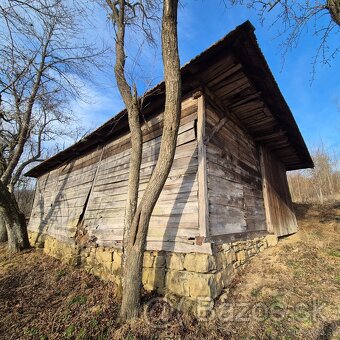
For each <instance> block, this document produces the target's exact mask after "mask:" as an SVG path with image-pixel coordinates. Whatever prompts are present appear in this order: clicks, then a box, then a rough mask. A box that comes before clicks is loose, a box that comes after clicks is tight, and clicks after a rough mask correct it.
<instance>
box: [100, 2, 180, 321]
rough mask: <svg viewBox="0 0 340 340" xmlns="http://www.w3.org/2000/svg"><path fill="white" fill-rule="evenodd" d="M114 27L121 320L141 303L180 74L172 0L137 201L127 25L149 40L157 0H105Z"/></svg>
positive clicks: (136, 132) (138, 150) (135, 109)
mask: <svg viewBox="0 0 340 340" xmlns="http://www.w3.org/2000/svg"><path fill="white" fill-rule="evenodd" d="M106 3H107V5H108V8H109V10H110V17H111V19H112V22H113V24H114V27H115V29H116V35H115V40H116V48H115V50H116V64H115V76H116V80H117V84H118V88H119V91H120V93H121V96H122V98H123V101H124V103H125V105H126V108H127V112H128V120H129V127H130V132H131V154H130V172H129V182H128V198H127V203H126V214H125V232H124V260H123V300H122V306H121V311H120V317H121V320H122V321H125V320H128V319H131V318H134V317H136V316H137V314H138V311H139V306H140V296H141V282H142V266H143V255H144V250H145V244H146V236H147V232H148V226H149V221H150V217H151V214H152V211H153V209H154V206H155V204H156V202H157V200H158V197H159V195H160V193H161V191H162V189H163V186H164V183H165V181H166V179H167V177H168V174H169V172H170V169H171V166H172V163H173V159H174V154H175V149H176V140H177V133H178V128H179V121H180V96H181V78H180V65H179V55H178V40H177V10H178V1H177V0H164V1H163V16H162V34H161V35H162V55H163V65H164V79H165V110H164V115H163V134H162V139H161V145H160V151H159V156H158V160H157V163H156V166H155V168H154V171H153V173H152V176H151V178H150V181H149V183H148V185H147V188H146V189H145V192H144V194H143V196H142V198H141V201H140V203H139V204H138V188H139V173H140V166H141V160H142V144H143V141H142V130H141V123H140V120H141V106H140V101H139V100H138V97H137V90H136V85H135V84H129V83H128V81H127V78H126V72H125V61H126V55H125V32H126V27H127V26H128V25H131V24H132V23H133V21H134V20H135V19H139V23H140V24H139V27H140V28H141V30H142V32H144V33H146V35H147V38H148V39H150V38H151V37H152V35H150V34H151V33H152V31H150V26H149V24H148V20H150V12H149V10H151V11H155V10H156V9H157V8H155V7H154V6H156V4H157V2H156V1H151V0H145V1H139V2H130V1H125V0H119V1H112V0H106Z"/></svg>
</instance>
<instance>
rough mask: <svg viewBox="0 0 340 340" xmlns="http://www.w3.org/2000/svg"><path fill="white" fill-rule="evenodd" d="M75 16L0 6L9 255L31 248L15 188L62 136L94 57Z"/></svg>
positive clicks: (43, 4)
mask: <svg viewBox="0 0 340 340" xmlns="http://www.w3.org/2000/svg"><path fill="white" fill-rule="evenodd" d="M79 10H80V9H79V8H73V7H72V8H71V7H69V6H67V4H66V2H64V1H60V0H29V1H19V0H3V1H1V2H0V29H1V36H2V38H1V42H0V216H1V217H0V221H2V222H3V223H0V229H2V231H1V233H0V234H1V235H4V234H7V237H8V249H9V250H10V251H19V250H22V249H25V248H27V247H29V242H28V236H27V230H26V222H25V217H24V215H23V214H22V213H21V212H20V210H19V207H18V204H17V202H16V199H15V195H14V187H15V185H16V184H17V183H18V180H19V179H20V177H21V176H22V174H23V172H24V170H25V169H26V168H27V167H28V166H30V165H31V164H32V163H34V162H39V161H41V160H43V158H44V147H43V145H44V142H45V141H47V140H53V139H54V138H56V137H58V136H60V135H62V134H63V133H65V132H66V129H65V127H66V126H67V125H68V123H69V122H70V120H71V119H72V116H71V113H70V112H69V110H67V105H66V104H67V100H68V99H70V98H71V97H73V96H77V95H78V94H79V91H78V89H77V86H76V85H75V81H74V80H75V77H76V76H77V77H78V78H79V77H83V76H86V74H87V69H88V66H89V63H91V62H93V58H94V57H95V55H96V53H95V52H94V49H93V48H92V46H90V45H89V44H84V43H83V41H82V40H80V38H79V33H80V26H79V25H78V22H77V21H76V19H77V18H78V17H79V15H80V12H79ZM45 155H46V154H45ZM4 227H6V233H5V232H4Z"/></svg>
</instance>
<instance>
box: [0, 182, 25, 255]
mask: <svg viewBox="0 0 340 340" xmlns="http://www.w3.org/2000/svg"><path fill="white" fill-rule="evenodd" d="M0 216H1V218H2V219H3V220H4V223H5V225H6V230H7V237H8V244H7V248H8V251H10V252H19V251H21V250H24V249H28V248H29V247H30V244H29V240H28V234H27V228H26V221H25V216H24V215H23V214H22V213H21V212H20V210H19V207H18V204H17V202H16V200H15V198H14V195H13V194H11V193H10V192H9V191H8V189H7V187H6V186H5V185H4V184H3V183H2V182H1V181H0Z"/></svg>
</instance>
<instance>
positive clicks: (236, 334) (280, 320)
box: [0, 203, 340, 339]
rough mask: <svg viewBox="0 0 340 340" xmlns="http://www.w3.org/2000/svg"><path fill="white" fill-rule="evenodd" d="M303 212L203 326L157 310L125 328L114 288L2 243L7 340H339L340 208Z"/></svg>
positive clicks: (1, 333)
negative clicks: (10, 249)
mask: <svg viewBox="0 0 340 340" xmlns="http://www.w3.org/2000/svg"><path fill="white" fill-rule="evenodd" d="M296 212H297V216H298V220H299V226H300V229H299V231H298V233H296V234H295V235H292V236H289V237H285V238H283V239H281V240H280V242H279V244H278V246H277V247H274V248H270V249H268V250H266V251H265V252H264V253H262V254H261V255H259V256H257V257H256V258H254V259H253V260H252V261H251V263H250V264H249V265H248V267H247V268H246V269H245V270H244V272H243V273H241V275H239V276H238V277H237V279H236V280H235V281H234V283H233V286H232V287H231V288H230V290H229V291H226V292H225V293H224V294H223V295H222V297H221V299H220V300H219V301H218V303H217V304H216V309H215V310H214V312H213V313H212V314H211V315H210V317H209V318H205V319H203V318H202V319H194V318H192V317H189V316H187V315H183V314H181V313H177V312H174V311H172V312H170V313H166V309H164V308H163V306H162V305H160V304H158V305H157V304H156V305H157V306H158V309H157V308H152V309H150V310H148V311H149V312H147V313H143V316H142V317H141V318H140V319H138V320H135V321H134V322H131V323H128V324H125V325H119V322H118V320H117V315H118V311H119V299H118V298H117V297H116V296H115V288H114V286H113V284H111V283H105V282H103V281H101V280H99V279H98V278H96V277H94V276H92V275H89V274H87V273H85V272H84V271H82V270H81V269H78V268H72V267H70V266H67V265H63V264H61V263H60V262H58V261H57V260H54V259H52V258H50V257H48V256H47V255H45V254H43V253H42V251H41V250H30V251H27V252H24V253H21V254H18V255H14V256H13V255H11V256H10V255H8V254H6V251H5V247H4V246H1V247H0V339H159V338H161V339H170V338H171V339H228V338H231V339H250V338H251V339H340V242H339V241H340V221H339V220H340V204H339V203H333V204H328V205H324V206H311V205H302V204H300V205H296ZM150 301H154V300H153V297H151V296H144V306H146V307H147V306H151V304H150ZM148 302H149V303H148ZM152 306H153V307H155V305H154V304H152ZM146 316H147V317H146Z"/></svg>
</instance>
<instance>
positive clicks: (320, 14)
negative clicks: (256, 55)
mask: <svg viewBox="0 0 340 340" xmlns="http://www.w3.org/2000/svg"><path fill="white" fill-rule="evenodd" d="M223 1H224V4H225V5H227V4H228V3H231V4H233V5H235V4H241V5H243V4H245V5H246V6H247V7H249V8H253V9H255V10H256V11H257V13H258V15H259V19H260V21H261V23H264V22H268V21H269V22H270V26H269V27H270V28H271V29H273V30H274V29H275V30H276V31H277V37H279V38H280V41H281V42H282V43H281V51H282V58H283V61H284V60H285V56H286V54H287V52H288V51H290V50H291V49H292V48H294V47H296V46H297V45H298V44H299V43H300V41H299V40H300V38H301V34H302V33H303V32H304V31H305V30H307V29H308V32H310V33H311V34H312V35H313V36H316V37H318V38H319V45H318V47H317V51H316V53H315V55H314V57H313V59H312V67H313V69H312V73H313V76H314V73H315V69H316V64H317V62H321V63H323V64H329V65H330V64H331V62H332V59H334V58H335V56H336V55H337V54H338V53H339V51H340V45H339V44H338V45H334V44H333V45H331V44H330V43H329V40H330V38H331V37H332V36H334V37H335V36H336V35H338V34H339V33H340V0H323V1H309V0H296V1H294V0H256V1H250V0H229V1H228V0H223Z"/></svg>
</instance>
